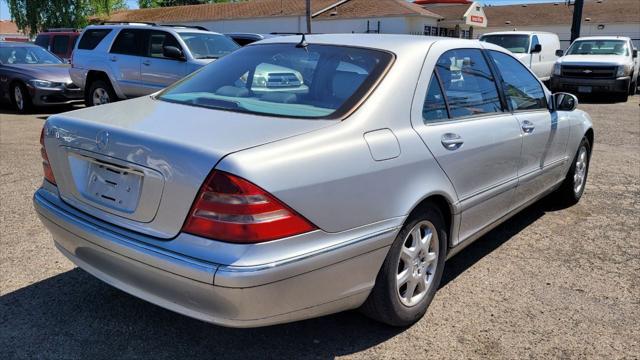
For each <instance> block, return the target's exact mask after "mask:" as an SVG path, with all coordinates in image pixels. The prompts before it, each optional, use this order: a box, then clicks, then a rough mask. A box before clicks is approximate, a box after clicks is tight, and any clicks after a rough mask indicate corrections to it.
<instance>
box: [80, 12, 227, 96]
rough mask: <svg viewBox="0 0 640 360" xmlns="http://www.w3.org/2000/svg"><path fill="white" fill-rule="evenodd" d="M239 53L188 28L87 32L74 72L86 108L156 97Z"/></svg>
mask: <svg viewBox="0 0 640 360" xmlns="http://www.w3.org/2000/svg"><path fill="white" fill-rule="evenodd" d="M237 48H239V46H238V44H236V43H235V42H233V40H231V39H229V38H228V37H226V36H224V35H222V34H218V33H214V32H210V31H207V29H205V28H203V27H191V26H184V25H160V26H159V25H155V24H151V23H137V24H103V25H94V26H88V27H87V28H86V29H85V30H84V31H83V33H82V35H81V38H80V40H79V41H78V42H77V44H76V47H75V50H74V52H73V56H72V59H71V63H72V67H71V69H70V70H69V73H70V75H71V80H72V81H73V83H74V84H76V85H77V86H79V87H80V88H82V89H84V94H85V102H86V105H87V106H93V105H100V104H105V103H109V102H112V101H116V100H118V99H126V98H131V97H137V96H142V95H147V94H151V93H154V92H156V91H158V90H160V89H162V88H165V87H167V86H168V85H170V84H172V83H174V82H175V81H177V80H179V79H181V78H183V77H184V76H186V75H188V74H190V73H191V72H193V71H195V70H197V69H199V68H201V67H202V66H204V65H206V64H208V63H209V62H211V61H213V60H215V59H217V58H219V57H221V56H224V55H226V54H228V53H230V52H232V51H234V50H236V49H237Z"/></svg>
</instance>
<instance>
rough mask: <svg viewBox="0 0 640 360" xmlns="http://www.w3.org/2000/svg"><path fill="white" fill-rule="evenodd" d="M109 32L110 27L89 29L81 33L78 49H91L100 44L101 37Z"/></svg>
mask: <svg viewBox="0 0 640 360" xmlns="http://www.w3.org/2000/svg"><path fill="white" fill-rule="evenodd" d="M110 32H111V29H91V30H87V31H85V32H84V34H82V39H80V43H79V44H78V49H82V50H93V49H95V48H96V46H98V44H100V42H101V41H102V39H104V38H105V36H107V34H109V33H110Z"/></svg>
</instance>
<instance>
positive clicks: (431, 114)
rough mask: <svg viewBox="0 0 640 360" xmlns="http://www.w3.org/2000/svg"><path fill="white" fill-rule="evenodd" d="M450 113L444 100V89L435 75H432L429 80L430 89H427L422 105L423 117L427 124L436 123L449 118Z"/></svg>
mask: <svg viewBox="0 0 640 360" xmlns="http://www.w3.org/2000/svg"><path fill="white" fill-rule="evenodd" d="M448 118H449V114H448V113H447V106H446V105H445V102H444V95H442V89H440V84H439V83H438V79H437V78H436V76H435V75H431V80H430V81H429V89H427V96H426V97H425V99H424V106H423V107H422V119H423V120H424V123H425V124H429V123H435V122H440V121H444V120H447V119H448Z"/></svg>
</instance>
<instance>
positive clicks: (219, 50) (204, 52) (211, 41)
mask: <svg viewBox="0 0 640 360" xmlns="http://www.w3.org/2000/svg"><path fill="white" fill-rule="evenodd" d="M179 35H180V37H181V38H182V40H183V41H184V43H185V44H187V47H188V48H189V51H191V55H193V57H194V58H196V59H217V58H220V57H223V56H225V55H227V54H229V53H231V52H232V51H234V50H236V49H237V48H239V47H240V45H238V44H236V43H235V42H234V41H233V40H231V39H229V38H228V37H226V36H224V35H220V34H207V33H183V32H181V33H179Z"/></svg>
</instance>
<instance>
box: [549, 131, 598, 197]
mask: <svg viewBox="0 0 640 360" xmlns="http://www.w3.org/2000/svg"><path fill="white" fill-rule="evenodd" d="M589 160H591V144H589V140H587V138H583V139H582V141H581V142H580V146H579V147H578V151H577V152H576V156H575V157H574V158H573V162H572V163H571V167H570V168H569V172H567V176H566V177H565V179H564V182H563V183H562V185H560V188H559V189H558V190H557V191H556V194H557V199H556V200H557V201H558V202H559V203H560V204H561V205H566V206H571V205H574V204H576V203H577V202H578V201H580V198H581V197H582V194H583V193H584V187H585V185H586V184H587V175H588V174H589Z"/></svg>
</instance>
